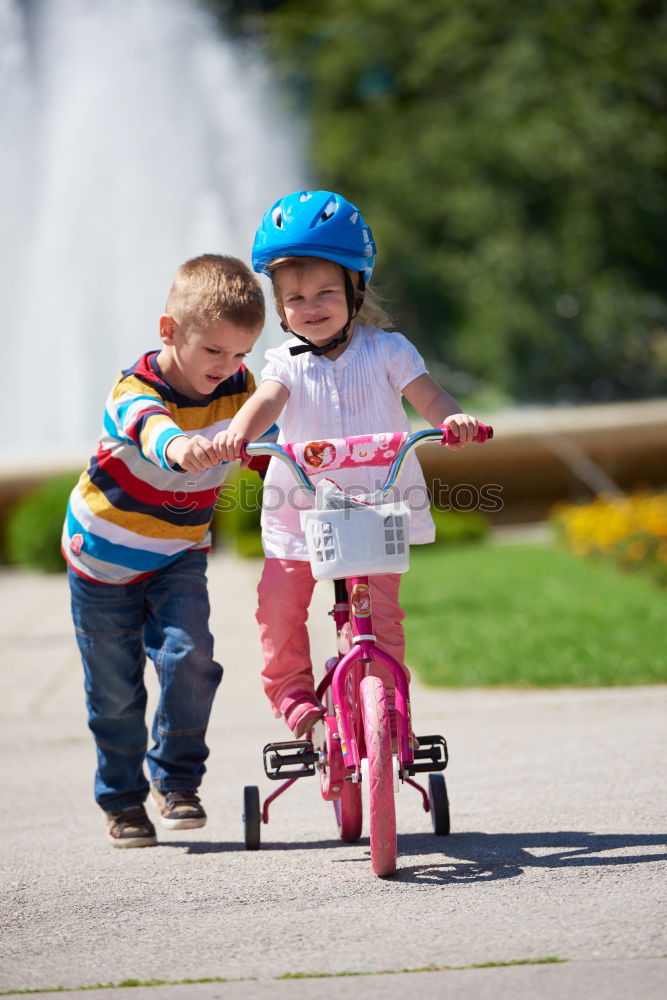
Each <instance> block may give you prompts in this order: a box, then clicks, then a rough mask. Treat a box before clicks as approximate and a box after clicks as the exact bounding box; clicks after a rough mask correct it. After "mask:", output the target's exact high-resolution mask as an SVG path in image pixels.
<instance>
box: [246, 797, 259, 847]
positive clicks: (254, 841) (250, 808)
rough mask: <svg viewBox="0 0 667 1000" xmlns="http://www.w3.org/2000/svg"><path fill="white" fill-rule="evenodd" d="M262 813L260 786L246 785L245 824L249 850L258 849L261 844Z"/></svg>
mask: <svg viewBox="0 0 667 1000" xmlns="http://www.w3.org/2000/svg"><path fill="white" fill-rule="evenodd" d="M261 822H262V815H261V812H260V808H259V788H258V787H257V785H246V786H245V788H244V789H243V825H244V828H245V846H246V850H248V851H258V850H259V848H260V845H261V839H262V838H261Z"/></svg>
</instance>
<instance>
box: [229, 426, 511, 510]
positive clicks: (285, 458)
mask: <svg viewBox="0 0 667 1000" xmlns="http://www.w3.org/2000/svg"><path fill="white" fill-rule="evenodd" d="M492 437H493V427H490V426H488V425H487V424H479V429H478V431H477V433H476V434H475V437H474V438H473V441H477V442H478V443H479V444H483V443H484V442H485V441H488V440H489V439H490V438H492ZM345 440H346V441H347V443H348V444H352V445H353V444H354V443H355V441H357V440H363V441H366V440H367V437H363V438H355V437H349V438H346V439H345ZM435 440H439V441H441V442H442V443H443V444H445V445H447V444H456V443H457V442H458V440H459V438H458V435H457V434H455V433H454V432H453V431H452V430H451V429H450V428H449V427H444V428H442V427H439V428H433V429H432V430H426V431H415V433H414V434H411V435H410V436H409V437H408V439H407V440H406V441H405V443H404V444H403V445H402V446H401V448H400V449H399V451H398V454H397V455H396V458H395V459H394V461H393V462H392V463H391V466H390V467H389V472H388V473H387V478H386V480H385V482H384V485H383V486H381V487H380V489H381V491H382V492H383V493H387V492H388V491H389V490H390V489H391V488H392V486H393V485H394V483H395V482H396V480H397V478H398V475H399V473H400V471H401V468H402V466H403V463H404V461H405V459H406V458H407V456H408V455H409V454H410V452H411V451H414V449H415V448H418V447H419V445H421V444H425V443H426V442H427V441H435ZM252 455H270V456H271V458H278V459H280V461H281V462H284V463H285V465H287V466H288V468H289V469H290V470H291V472H292V475H293V476H294V478H295V479H296V481H297V483H298V484H299V486H301V488H302V489H303V490H305V492H306V493H309V494H311V495H314V493H315V487H314V486H313V484H312V483H311V481H310V479H309V477H308V474H307V473H306V471H305V469H303V468H302V467H301V466H300V465H299V463H298V462H295V461H294V459H293V458H292V456H291V455H288V454H287V452H286V451H285V449H284V448H283V446H282V445H279V444H274V443H273V442H260V441H256V442H254V443H248V444H244V446H243V450H242V458H244V459H245V458H249V457H251V456H252ZM360 464H363V463H360Z"/></svg>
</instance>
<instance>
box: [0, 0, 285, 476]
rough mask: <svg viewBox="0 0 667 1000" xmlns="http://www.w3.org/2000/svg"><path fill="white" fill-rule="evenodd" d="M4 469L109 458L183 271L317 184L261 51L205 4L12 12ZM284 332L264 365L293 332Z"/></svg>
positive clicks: (4, 216) (0, 375)
mask: <svg viewBox="0 0 667 1000" xmlns="http://www.w3.org/2000/svg"><path fill="white" fill-rule="evenodd" d="M0 95H1V96H0V143H1V148H2V161H1V162H0V241H1V242H2V258H1V259H2V266H1V268H0V302H1V303H2V321H3V330H2V360H3V363H2V365H0V380H1V382H0V398H1V399H2V406H3V418H2V421H0V469H2V470H4V472H5V474H7V473H8V472H11V471H12V470H18V469H20V468H26V467H28V466H31V467H33V468H34V466H35V465H36V464H41V463H44V462H46V463H47V464H50V465H57V464H64V463H66V462H69V463H70V464H71V463H72V461H74V464H75V465H79V464H81V462H82V461H84V459H85V458H86V457H87V455H88V454H89V453H90V452H91V451H92V450H93V449H94V447H95V443H96V437H97V431H98V428H99V426H100V421H101V414H102V408H103V403H104V399H105V395H106V392H107V391H108V388H109V386H110V384H111V382H112V381H113V377H114V375H115V373H116V371H117V370H118V369H119V368H120V367H124V366H126V365H128V364H130V363H131V362H132V361H134V360H135V358H136V357H138V356H139V354H140V353H141V352H142V351H143V350H147V349H149V348H150V347H151V346H153V345H155V346H159V345H158V342H157V317H158V316H159V314H160V312H161V311H162V309H163V305H164V299H165V296H166V292H167V290H168V287H169V284H170V282H171V279H172V276H173V273H174V271H175V269H176V267H177V266H178V265H179V264H180V263H181V262H182V261H183V260H185V259H186V258H188V257H190V256H193V255H195V254H197V253H201V252H205V251H208V252H230V253H233V254H236V255H238V256H240V257H242V258H244V259H246V260H248V259H249V256H250V247H251V244H252V236H253V232H254V228H255V226H256V225H257V223H258V221H259V219H260V216H261V213H262V211H263V210H264V209H265V208H266V206H267V205H268V204H270V203H271V201H272V200H274V199H275V198H277V197H279V196H280V195H281V194H283V193H285V191H287V190H293V189H294V188H296V187H298V186H299V185H300V184H303V175H302V168H301V163H302V156H301V141H300V133H299V129H298V126H296V125H295V124H294V123H293V122H291V121H288V120H287V115H286V112H285V111H284V110H283V109H282V108H281V107H279V106H278V104H277V98H276V93H275V87H274V85H273V84H272V81H271V79H270V75H269V73H268V71H267V69H266V63H265V61H264V60H263V58H262V53H261V50H260V49H259V47H257V46H255V47H250V46H248V45H241V44H240V43H232V42H231V41H229V40H228V39H225V38H224V37H221V34H220V31H219V28H218V25H217V23H216V22H215V21H214V20H213V19H212V18H211V16H210V15H209V14H208V13H207V12H206V11H205V10H204V9H203V8H202V7H201V6H200V5H199V4H198V2H197V0H0ZM280 336H281V335H280V332H279V329H278V328H277V326H275V327H271V326H270V327H269V328H268V330H267V332H266V333H265V335H264V342H263V345H262V347H261V350H259V351H257V350H256V351H255V352H254V356H253V358H252V359H251V367H253V368H254V370H255V371H257V370H258V368H259V367H260V365H261V357H262V354H263V350H264V349H265V348H266V346H267V340H268V341H269V342H277V341H278V339H279V337H280Z"/></svg>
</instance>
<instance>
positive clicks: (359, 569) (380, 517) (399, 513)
mask: <svg viewBox="0 0 667 1000" xmlns="http://www.w3.org/2000/svg"><path fill="white" fill-rule="evenodd" d="M301 527H302V529H303V531H304V532H305V535H306V544H307V546H308V555H309V557H310V566H311V569H312V573H313V576H314V577H315V579H316V580H338V579H343V578H345V577H350V576H373V575H374V574H377V573H405V572H406V570H407V569H408V568H409V565H410V538H409V536H410V508H409V507H408V505H407V504H405V503H386V504H381V505H379V506H376V507H374V506H366V505H362V504H359V505H355V506H354V507H353V508H352V507H347V508H345V509H343V510H304V511H301Z"/></svg>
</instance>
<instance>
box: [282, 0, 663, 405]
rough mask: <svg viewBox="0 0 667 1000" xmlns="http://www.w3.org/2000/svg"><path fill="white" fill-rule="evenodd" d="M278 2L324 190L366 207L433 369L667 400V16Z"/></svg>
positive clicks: (568, 4) (470, 4) (381, 258)
mask: <svg viewBox="0 0 667 1000" xmlns="http://www.w3.org/2000/svg"><path fill="white" fill-rule="evenodd" d="M267 6H268V5H267ZM272 6H273V7H274V9H272V10H271V11H270V12H266V13H265V14H264V15H263V16H264V24H265V26H266V30H267V32H268V34H269V38H270V42H271V50H272V52H273V54H274V57H275V62H276V65H277V67H278V69H279V72H280V73H281V74H282V76H283V77H284V78H286V79H288V80H289V82H290V83H291V84H292V86H293V88H294V90H295V92H296V94H297V95H298V101H297V103H298V104H299V106H300V108H301V110H302V111H303V110H305V112H306V113H307V115H308V119H309V123H310V129H311V134H312V164H311V169H312V173H313V176H314V182H315V183H317V184H318V185H319V186H322V187H330V188H333V189H336V190H340V191H341V192H342V193H344V194H345V195H346V196H347V197H349V198H350V199H352V200H353V201H356V202H357V203H358V204H359V205H360V207H361V208H362V211H363V212H364V215H365V216H366V218H367V219H368V221H369V222H370V223H371V224H372V227H373V230H374V233H375V235H376V239H377V242H378V246H379V254H378V270H377V275H378V281H379V283H380V284H382V285H384V287H385V289H386V290H387V291H388V292H389V294H390V298H391V300H392V302H393V303H394V304H395V307H396V314H397V318H398V320H399V323H398V326H399V329H400V328H404V329H405V330H406V332H408V333H409V335H410V336H412V337H413V338H414V339H415V341H416V342H417V343H418V344H419V346H420V347H421V349H422V350H423V351H424V353H425V354H426V355H427V356H428V357H429V359H430V361H431V362H435V363H436V367H437V363H438V362H440V363H441V364H443V365H448V366H450V367H454V368H458V369H463V370H464V371H465V372H467V373H469V374H470V375H472V376H473V377H474V378H476V379H480V380H484V381H487V382H490V383H492V384H496V385H498V386H500V387H501V388H502V389H503V390H504V391H505V392H506V393H507V394H509V395H510V396H512V397H513V398H515V399H517V400H523V401H534V400H538V399H547V400H552V401H556V400H562V401H581V400H590V399H601V400H605V399H614V398H626V399H627V398H638V397H641V396H647V395H651V394H659V393H663V392H665V390H667V302H666V298H665V282H664V261H665V250H666V249H667V247H666V245H665V244H666V239H665V233H666V231H667V180H666V174H665V165H666V163H667V129H666V114H667V11H666V7H665V3H663V2H658V0H543V2H542V3H541V4H539V5H537V4H535V3H534V2H532V0H517V2H516V3H514V4H512V5H511V7H508V6H507V5H503V4H499V3H497V2H495V0H467V2H466V3H461V2H460V0H415V2H413V3H405V0H320V2H318V3H317V4H312V3H309V2H306V0H288V2H286V3H283V4H274V5H272ZM449 384H450V386H452V384H451V381H450V383H449ZM452 388H453V389H454V390H456V386H455V385H454V386H452Z"/></svg>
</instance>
